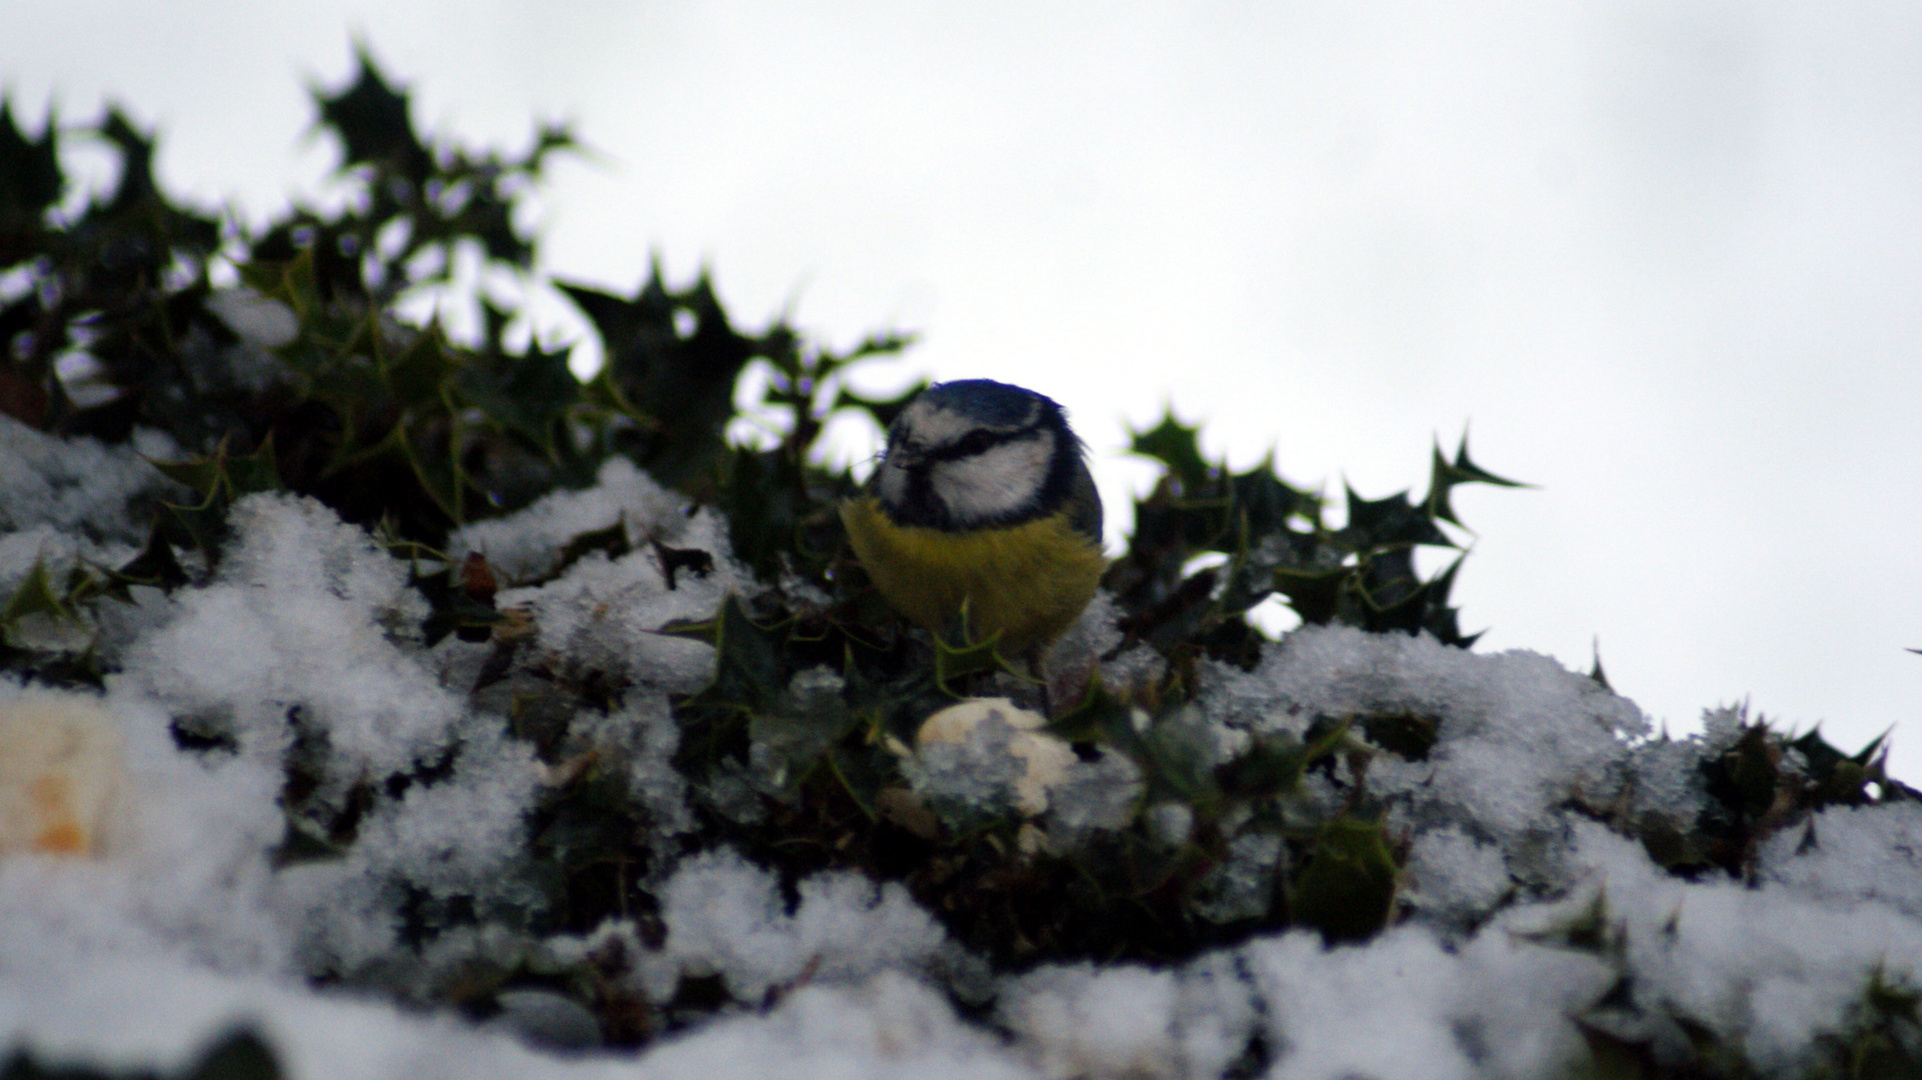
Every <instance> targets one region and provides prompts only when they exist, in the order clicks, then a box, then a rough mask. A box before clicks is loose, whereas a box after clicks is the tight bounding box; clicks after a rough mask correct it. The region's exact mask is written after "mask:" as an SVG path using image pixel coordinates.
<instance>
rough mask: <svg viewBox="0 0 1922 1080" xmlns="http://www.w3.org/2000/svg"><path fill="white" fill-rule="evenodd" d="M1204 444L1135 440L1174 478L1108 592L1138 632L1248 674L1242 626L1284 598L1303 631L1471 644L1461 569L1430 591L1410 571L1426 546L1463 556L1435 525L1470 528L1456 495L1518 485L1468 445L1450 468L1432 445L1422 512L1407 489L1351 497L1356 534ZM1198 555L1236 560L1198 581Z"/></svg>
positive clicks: (1145, 510)
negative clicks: (1466, 489)
mask: <svg viewBox="0 0 1922 1080" xmlns="http://www.w3.org/2000/svg"><path fill="white" fill-rule="evenodd" d="M1198 435H1199V429H1196V428H1191V427H1186V426H1184V425H1182V424H1181V423H1179V422H1178V421H1176V420H1175V418H1174V416H1173V415H1172V414H1170V415H1168V416H1166V417H1164V418H1163V419H1162V421H1161V423H1160V424H1159V425H1157V426H1156V427H1154V428H1153V429H1151V430H1148V431H1145V432H1137V433H1136V434H1135V437H1134V446H1133V449H1134V452H1135V453H1138V454H1143V455H1146V456H1148V457H1151V458H1153V459H1155V460H1156V461H1159V462H1160V463H1161V464H1162V465H1163V466H1164V468H1165V470H1166V471H1165V472H1164V474H1163V475H1162V477H1161V479H1160V481H1159V482H1158V483H1157V484H1156V485H1155V487H1154V489H1153V490H1152V491H1151V492H1150V493H1149V494H1148V497H1147V498H1145V499H1142V500H1138V501H1137V502H1136V503H1135V535H1134V537H1133V540H1132V542H1131V543H1130V545H1129V548H1128V552H1127V554H1126V555H1124V556H1123V557H1122V558H1121V559H1119V560H1117V561H1116V563H1115V565H1114V566H1113V567H1112V568H1111V569H1110V571H1109V573H1108V577H1107V580H1106V582H1105V584H1106V585H1107V587H1108V588H1109V589H1110V590H1112V591H1113V592H1114V593H1115V594H1116V596H1117V597H1119V598H1120V600H1121V603H1122V605H1123V606H1124V607H1125V608H1126V609H1127V610H1128V612H1129V622H1128V624H1127V626H1128V630H1129V632H1130V634H1132V635H1134V636H1136V637H1138V638H1140V639H1142V640H1145V641H1148V642H1150V643H1152V644H1154V645H1155V646H1156V647H1157V648H1160V649H1161V650H1162V651H1164V652H1169V653H1174V652H1176V651H1177V650H1178V649H1180V648H1182V647H1184V646H1185V647H1186V648H1188V649H1190V650H1195V649H1198V650H1200V651H1202V652H1205V653H1206V654H1207V655H1210V656H1213V657H1215V658H1217V659H1222V660H1228V661H1234V662H1241V663H1244V664H1246V663H1250V662H1251V657H1252V656H1253V653H1252V652H1251V651H1250V649H1249V644H1248V643H1249V641H1250V639H1251V636H1252V635H1251V632H1250V630H1249V627H1248V625H1247V622H1246V620H1245V615H1246V613H1247V612H1248V610H1249V609H1250V608H1252V607H1254V606H1255V605H1256V604H1259V603H1260V602H1262V601H1263V600H1264V599H1266V598H1267V597H1269V596H1271V595H1275V594H1280V596H1281V597H1282V598H1283V599H1284V601H1285V602H1286V603H1287V604H1288V606H1289V607H1290V608H1292V609H1294V611H1295V613H1296V614H1297V615H1299V616H1300V617H1301V620H1302V621H1303V622H1304V623H1309V624H1313V625H1326V624H1330V623H1334V624H1339V625H1344V626H1358V627H1361V628H1362V629H1365V630H1371V631H1377V632H1385V631H1392V630H1399V631H1404V632H1407V633H1419V632H1427V633H1429V634H1431V635H1433V636H1434V637H1435V638H1436V639H1437V640H1440V641H1442V642H1444V643H1446V644H1450V645H1460V646H1462V647H1467V646H1470V645H1472V644H1473V643H1474V640H1475V635H1466V636H1464V635H1463V634H1461V632H1460V631H1459V629H1458V627H1457V619H1456V610H1455V609H1454V608H1452V607H1450V606H1449V604H1448V594H1449V591H1450V589H1451V588H1452V587H1453V585H1454V580H1455V571H1456V569H1457V568H1458V567H1459V566H1460V560H1459V559H1457V560H1456V561H1455V562H1454V563H1453V564H1451V565H1450V566H1449V567H1448V568H1447V569H1446V570H1444V571H1442V572H1441V573H1440V574H1438V575H1436V576H1435V577H1433V578H1431V579H1428V580H1423V579H1422V578H1421V576H1420V575H1419V573H1418V572H1417V571H1416V569H1415V563H1414V550H1415V548H1417V547H1423V546H1428V547H1454V546H1456V544H1455V542H1454V541H1453V540H1451V539H1450V538H1449V537H1448V535H1447V534H1446V533H1444V532H1443V531H1442V530H1441V528H1440V527H1439V526H1438V524H1437V522H1441V521H1446V522H1448V523H1450V524H1452V525H1457V526H1459V525H1460V524H1461V522H1460V520H1459V519H1458V518H1457V517H1456V516H1455V511H1454V509H1453V507H1452V506H1451V504H1450V502H1449V495H1450V492H1451V491H1452V490H1453V489H1454V488H1455V487H1456V486H1458V485H1460V484H1466V483H1484V484H1497V485H1501V486H1505V487H1515V486H1519V485H1517V484H1516V483H1515V482H1514V481H1512V480H1505V479H1503V478H1501V477H1499V476H1496V475H1494V474H1493V473H1490V472H1488V471H1486V470H1484V469H1482V468H1481V467H1480V466H1478V465H1476V464H1475V463H1474V462H1472V461H1471V460H1469V457H1468V441H1467V438H1466V437H1465V436H1464V437H1463V440H1462V444H1461V447H1460V449H1458V450H1457V451H1456V453H1455V460H1454V461H1452V462H1450V461H1449V460H1448V459H1447V458H1445V457H1444V456H1443V455H1442V453H1441V449H1440V448H1439V447H1437V448H1436V450H1435V455H1434V464H1433V467H1432V469H1431V472H1430V478H1429V490H1428V495H1427V497H1426V498H1424V499H1423V500H1422V502H1420V503H1419V504H1417V503H1414V502H1411V501H1410V500H1409V499H1408V496H1407V493H1406V492H1403V493H1401V494H1397V495H1391V496H1388V497H1386V498H1382V499H1373V500H1369V499H1363V498H1362V497H1360V496H1359V495H1357V494H1356V493H1355V492H1354V491H1353V489H1348V490H1347V510H1348V514H1347V523H1346V524H1345V525H1343V526H1342V527H1341V528H1339V529H1333V528H1329V527H1328V526H1327V525H1326V524H1325V523H1324V522H1323V520H1322V501H1321V499H1320V498H1319V497H1318V496H1316V495H1314V494H1312V493H1310V492H1307V491H1305V490H1302V489H1299V488H1295V487H1292V486H1290V485H1289V484H1288V483H1286V482H1285V481H1283V480H1281V479H1280V478H1279V477H1277V476H1276V475H1275V472H1274V466H1273V462H1272V461H1265V462H1263V463H1262V464H1261V465H1259V466H1257V467H1255V468H1254V469H1250V470H1248V471H1247V472H1242V473H1236V472H1232V471H1230V470H1229V469H1228V468H1227V467H1226V466H1225V465H1221V464H1218V463H1214V462H1210V461H1208V460H1207V459H1206V458H1205V457H1204V456H1203V455H1202V453H1201V449H1200V444H1199V439H1198ZM1200 556H1215V557H1217V561H1218V560H1219V557H1224V556H1225V558H1226V561H1225V562H1220V563H1219V565H1210V566H1207V567H1205V568H1202V569H1198V570H1193V571H1192V572H1191V571H1190V567H1191V565H1192V564H1193V563H1194V562H1195V560H1196V559H1197V558H1198V557H1200Z"/></svg>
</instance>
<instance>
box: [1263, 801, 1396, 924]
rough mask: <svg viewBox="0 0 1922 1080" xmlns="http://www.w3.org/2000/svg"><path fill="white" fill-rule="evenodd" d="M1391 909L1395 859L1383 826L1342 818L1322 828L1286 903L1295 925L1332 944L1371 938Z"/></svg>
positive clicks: (1384, 921) (1393, 891)
mask: <svg viewBox="0 0 1922 1080" xmlns="http://www.w3.org/2000/svg"><path fill="white" fill-rule="evenodd" d="M1394 903H1395V858H1394V856H1393V855H1392V854H1390V853H1389V850H1388V842H1387V840H1386V838H1385V836H1384V834H1383V830H1382V823H1381V822H1379V821H1367V820H1363V819H1360V818H1353V817H1347V816H1343V817H1338V818H1335V819H1334V820H1333V821H1330V822H1328V824H1326V825H1324V826H1322V829H1321V833H1320V835H1318V836H1317V837H1316V838H1315V844H1314V847H1313V848H1312V849H1311V850H1310V852H1309V854H1308V862H1307V865H1305V866H1303V867H1302V868H1301V872H1300V873H1299V874H1297V875H1295V880H1294V881H1293V883H1292V886H1291V888H1290V889H1289V897H1288V908H1289V913H1290V915H1291V916H1292V917H1293V919H1294V921H1295V922H1297V923H1300V924H1302V925H1305V926H1312V927H1314V928H1315V929H1316V930H1319V931H1321V936H1322V938H1323V939H1324V940H1326V941H1328V942H1329V943H1331V944H1332V943H1335V942H1342V941H1362V940H1365V939H1367V938H1370V937H1373V936H1374V935H1375V934H1376V933H1377V932H1379V931H1380V930H1381V928H1382V927H1384V926H1386V925H1388V916H1389V914H1390V912H1391V911H1392V910H1393V909H1394Z"/></svg>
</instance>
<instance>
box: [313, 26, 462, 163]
mask: <svg viewBox="0 0 1922 1080" xmlns="http://www.w3.org/2000/svg"><path fill="white" fill-rule="evenodd" d="M354 59H355V61H356V62H357V63H358V65H359V68H360V70H359V72H358V74H357V75H356V76H355V78H354V81H353V83H352V84H351V85H349V86H348V87H347V88H346V89H344V90H342V91H340V92H339V93H337V94H334V95H332V96H329V95H327V94H325V93H323V92H322V91H321V90H320V89H319V88H318V87H316V88H314V90H313V91H312V92H313V96H314V103H315V104H316V105H317V106H319V108H320V120H319V124H320V126H322V127H326V128H329V129H331V130H332V131H333V132H334V134H335V135H337V136H339V138H340V143H341V147H342V150H343V151H344V154H343V161H342V163H341V164H342V166H343V168H345V167H351V166H354V165H374V166H385V167H387V168H391V169H393V170H394V171H396V172H398V173H400V174H401V175H402V176H405V177H407V178H408V179H410V180H413V181H414V182H415V183H420V182H422V181H424V180H426V179H427V176H428V174H429V173H430V172H431V171H432V169H433V159H432V157H431V156H430V155H429V154H428V152H427V147H426V146H424V145H422V143H421V141H420V138H419V136H417V135H415V134H414V126H413V123H412V121H411V120H409V118H408V106H407V94H406V93H405V92H403V91H400V90H396V89H395V88H394V87H392V86H390V85H388V83H387V80H386V79H385V78H383V77H382V76H381V73H380V68H379V67H378V66H377V65H376V64H375V63H374V58H373V56H372V55H371V54H370V53H369V52H368V49H367V46H366V45H364V44H362V45H357V46H356V47H355V49H354Z"/></svg>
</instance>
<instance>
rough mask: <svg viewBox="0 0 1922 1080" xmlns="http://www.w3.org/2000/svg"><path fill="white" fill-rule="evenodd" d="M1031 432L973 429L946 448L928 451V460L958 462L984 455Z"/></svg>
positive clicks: (1024, 430) (1030, 430)
mask: <svg viewBox="0 0 1922 1080" xmlns="http://www.w3.org/2000/svg"><path fill="white" fill-rule="evenodd" d="M1033 431H1034V429H1033V428H1023V429H1021V430H1019V431H989V430H988V429H986V428H975V429H974V430H973V431H970V432H968V433H967V434H966V435H963V436H961V437H960V438H959V439H956V440H955V441H954V442H952V443H949V444H948V445H946V446H942V447H938V448H936V449H934V450H930V451H928V459H929V460H931V461H959V460H960V459H962V458H970V457H974V456H975V455H977V454H985V453H987V452H988V451H989V450H992V449H994V448H995V447H997V446H1000V445H1001V444H1002V443H1008V442H1013V441H1014V440H1016V439H1019V438H1022V437H1024V436H1026V435H1029V434H1031V433H1032V432H1033Z"/></svg>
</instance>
